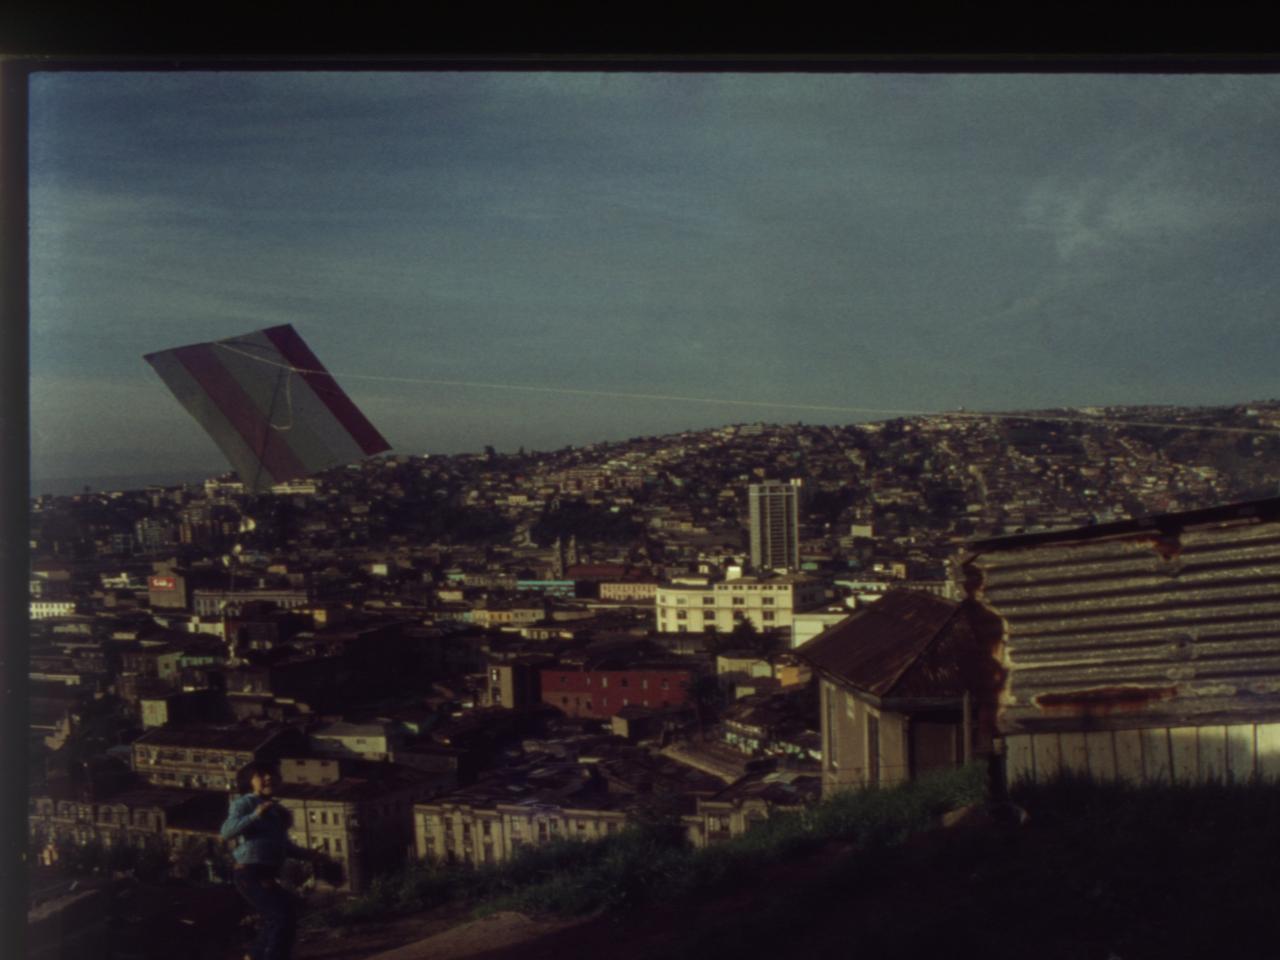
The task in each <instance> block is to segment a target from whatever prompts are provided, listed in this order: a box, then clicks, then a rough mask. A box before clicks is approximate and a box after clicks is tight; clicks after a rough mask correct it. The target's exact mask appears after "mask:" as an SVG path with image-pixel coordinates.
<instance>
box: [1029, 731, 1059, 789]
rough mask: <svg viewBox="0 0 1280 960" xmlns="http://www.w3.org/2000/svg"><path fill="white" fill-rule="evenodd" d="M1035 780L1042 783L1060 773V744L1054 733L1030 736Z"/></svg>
mask: <svg viewBox="0 0 1280 960" xmlns="http://www.w3.org/2000/svg"><path fill="white" fill-rule="evenodd" d="M1031 749H1032V753H1033V755H1034V757H1035V765H1036V780H1037V781H1038V782H1040V783H1044V782H1046V781H1048V780H1053V779H1055V778H1057V777H1059V776H1061V775H1062V744H1061V742H1060V741H1059V739H1058V734H1056V733H1037V734H1036V735H1035V736H1034V737H1032V738H1031Z"/></svg>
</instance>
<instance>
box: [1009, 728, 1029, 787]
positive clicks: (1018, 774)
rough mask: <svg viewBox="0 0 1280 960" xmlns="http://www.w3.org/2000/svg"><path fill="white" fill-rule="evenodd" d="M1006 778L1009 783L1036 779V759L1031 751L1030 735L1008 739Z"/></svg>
mask: <svg viewBox="0 0 1280 960" xmlns="http://www.w3.org/2000/svg"><path fill="white" fill-rule="evenodd" d="M1004 748H1005V777H1006V779H1007V780H1008V781H1009V783H1011V784H1013V783H1017V782H1018V781H1020V780H1031V781H1034V780H1035V779H1036V768H1035V758H1034V754H1033V753H1032V750H1031V737H1030V735H1028V734H1022V735H1021V736H1016V737H1008V738H1007V739H1006V740H1005V742H1004Z"/></svg>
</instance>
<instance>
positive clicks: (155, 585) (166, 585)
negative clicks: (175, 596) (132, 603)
mask: <svg viewBox="0 0 1280 960" xmlns="http://www.w3.org/2000/svg"><path fill="white" fill-rule="evenodd" d="M149 585H150V587H151V589H152V590H177V589H178V581H177V580H175V579H174V578H173V577H152V578H151V580H150V583H149Z"/></svg>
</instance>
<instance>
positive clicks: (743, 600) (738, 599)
mask: <svg viewBox="0 0 1280 960" xmlns="http://www.w3.org/2000/svg"><path fill="white" fill-rule="evenodd" d="M746 602H747V598H746V597H734V598H733V605H734V606H735V607H741V606H743V605H744V604H745V603H746Z"/></svg>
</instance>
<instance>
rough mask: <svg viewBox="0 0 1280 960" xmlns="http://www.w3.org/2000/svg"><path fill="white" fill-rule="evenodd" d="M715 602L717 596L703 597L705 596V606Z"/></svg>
mask: <svg viewBox="0 0 1280 960" xmlns="http://www.w3.org/2000/svg"><path fill="white" fill-rule="evenodd" d="M715 602H716V598H715V597H703V598H702V604H703V606H711V605H712V604H714V603H715Z"/></svg>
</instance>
